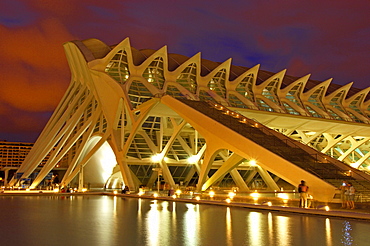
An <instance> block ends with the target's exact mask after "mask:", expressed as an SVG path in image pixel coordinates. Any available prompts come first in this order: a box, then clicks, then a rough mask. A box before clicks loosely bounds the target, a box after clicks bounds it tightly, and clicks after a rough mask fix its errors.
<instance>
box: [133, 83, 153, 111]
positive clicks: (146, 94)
mask: <svg viewBox="0 0 370 246" xmlns="http://www.w3.org/2000/svg"><path fill="white" fill-rule="evenodd" d="M128 96H129V98H130V101H131V103H132V106H133V107H134V108H136V107H137V106H138V105H140V104H142V103H143V102H145V101H148V100H150V99H151V98H152V96H153V95H152V93H151V92H150V91H149V90H148V88H146V87H145V85H144V84H143V83H141V82H140V81H136V80H134V81H132V83H131V85H130V89H129V91H128Z"/></svg>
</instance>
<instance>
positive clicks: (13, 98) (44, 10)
mask: <svg viewBox="0 0 370 246" xmlns="http://www.w3.org/2000/svg"><path fill="white" fill-rule="evenodd" d="M368 13H370V4H369V2H368V0H356V2H355V3H354V2H350V1H347V0H337V1H335V2H333V1H329V0H321V1H318V0H312V1H296V0H284V1H258V2H251V1H242V0H233V1H218V0H216V1H210V0H208V1H207V0H206V1H195V0H189V1H177V2H174V1H169V0H158V1H152V0H150V1H149V0H143V1H121V0H111V1H109V4H107V2H106V1H100V0H89V1H87V0H80V1H74V0H64V1H55V0H32V1H28V0H12V1H10V0H3V1H1V2H0V36H1V39H0V53H1V57H0V74H1V77H0V90H1V95H0V117H1V118H2V121H1V123H0V126H1V131H0V139H3V138H8V137H9V138H10V139H9V140H22V139H28V140H30V139H32V138H35V136H37V135H38V133H39V132H40V131H41V129H42V127H43V125H45V123H46V121H47V118H48V116H49V115H50V114H51V112H52V111H53V110H54V108H55V107H56V105H57V104H58V102H59V100H60V98H61V97H62V96H63V94H64V92H65V90H66V88H67V86H68V84H69V80H70V74H69V69H68V66H67V62H66V59H65V55H64V51H63V47H62V44H63V43H64V42H67V41H70V40H74V39H87V38H98V39H100V40H102V41H104V42H106V43H107V44H115V43H118V42H120V41H122V40H123V39H124V38H126V37H130V41H131V44H132V45H133V46H134V47H135V48H138V49H141V48H152V49H159V48H161V47H162V46H164V45H167V46H168V50H169V52H171V53H179V54H183V55H187V56H193V55H194V54H196V53H197V52H201V53H202V57H203V58H205V59H209V60H214V61H218V62H223V61H225V60H227V59H228V58H232V59H233V60H232V61H233V64H235V65H241V66H247V67H252V66H254V65H256V64H261V68H262V69H264V70H269V71H271V72H279V71H281V70H282V69H285V68H287V69H288V70H287V73H288V74H290V75H294V76H304V75H306V74H309V73H310V74H312V77H311V78H313V79H316V80H319V81H324V80H326V79H328V78H331V77H333V78H334V80H333V82H334V83H338V84H342V85H344V84H347V83H348V82H351V81H354V82H355V83H354V86H355V87H358V88H365V87H368V86H369V85H370V83H369V82H370V74H369V73H368V67H369V65H370V64H369V60H370V59H369V57H370V49H369V43H370V18H369V17H368ZM20 120H22V122H20ZM24 122H29V124H24ZM22 136H23V137H22ZM13 138H14V139H13Z"/></svg>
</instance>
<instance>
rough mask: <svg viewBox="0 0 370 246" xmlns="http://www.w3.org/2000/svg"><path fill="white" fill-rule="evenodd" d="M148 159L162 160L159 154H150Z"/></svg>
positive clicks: (153, 160)
mask: <svg viewBox="0 0 370 246" xmlns="http://www.w3.org/2000/svg"><path fill="white" fill-rule="evenodd" d="M150 159H151V160H152V162H160V161H161V160H162V155H161V154H156V155H152V157H151V158H150Z"/></svg>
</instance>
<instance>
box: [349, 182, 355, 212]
mask: <svg viewBox="0 0 370 246" xmlns="http://www.w3.org/2000/svg"><path fill="white" fill-rule="evenodd" d="M347 185H348V191H347V193H348V200H347V208H349V209H354V208H355V193H356V189H355V187H353V185H352V183H348V184H347Z"/></svg>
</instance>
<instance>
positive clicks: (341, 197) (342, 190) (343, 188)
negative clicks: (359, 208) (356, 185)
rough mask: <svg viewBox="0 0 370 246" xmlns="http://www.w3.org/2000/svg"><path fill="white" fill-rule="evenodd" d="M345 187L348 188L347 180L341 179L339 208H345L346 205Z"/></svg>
mask: <svg viewBox="0 0 370 246" xmlns="http://www.w3.org/2000/svg"><path fill="white" fill-rule="evenodd" d="M347 189H348V187H347V182H346V181H344V180H343V183H342V185H341V186H340V187H339V190H340V200H341V201H342V207H341V208H346V206H347V198H346V194H345V193H346V190H347Z"/></svg>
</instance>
